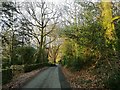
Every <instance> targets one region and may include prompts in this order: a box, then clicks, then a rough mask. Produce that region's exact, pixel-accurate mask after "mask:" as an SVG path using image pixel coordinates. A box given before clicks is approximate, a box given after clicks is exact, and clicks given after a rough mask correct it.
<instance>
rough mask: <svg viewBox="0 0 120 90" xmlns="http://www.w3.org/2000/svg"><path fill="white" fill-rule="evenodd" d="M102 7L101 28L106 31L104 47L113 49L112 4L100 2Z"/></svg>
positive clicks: (109, 1) (114, 36) (104, 0)
mask: <svg viewBox="0 0 120 90" xmlns="http://www.w3.org/2000/svg"><path fill="white" fill-rule="evenodd" d="M101 5H102V22H103V27H104V29H105V30H106V31H105V35H104V37H105V39H106V45H107V46H111V47H112V48H113V49H115V48H114V44H115V40H116V34H115V29H114V24H113V23H112V18H113V17H112V3H111V0H101Z"/></svg>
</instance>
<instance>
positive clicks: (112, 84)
mask: <svg viewBox="0 0 120 90" xmlns="http://www.w3.org/2000/svg"><path fill="white" fill-rule="evenodd" d="M105 85H106V86H107V87H108V88H110V89H111V90H120V70H116V71H115V72H114V73H113V74H111V75H110V77H109V78H108V80H107V81H106V82H105Z"/></svg>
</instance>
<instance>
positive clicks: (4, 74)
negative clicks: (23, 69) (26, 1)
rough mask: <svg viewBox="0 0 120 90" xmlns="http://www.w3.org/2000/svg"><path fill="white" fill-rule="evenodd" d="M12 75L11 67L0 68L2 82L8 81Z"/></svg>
mask: <svg viewBox="0 0 120 90" xmlns="http://www.w3.org/2000/svg"><path fill="white" fill-rule="evenodd" d="M12 77H13V74H12V69H2V84H6V83H8V82H9V81H10V80H11V79H12Z"/></svg>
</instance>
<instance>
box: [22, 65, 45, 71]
mask: <svg viewBox="0 0 120 90" xmlns="http://www.w3.org/2000/svg"><path fill="white" fill-rule="evenodd" d="M43 66H44V65H43V64H30V65H24V72H30V71H32V70H35V69H38V68H42V67H43Z"/></svg>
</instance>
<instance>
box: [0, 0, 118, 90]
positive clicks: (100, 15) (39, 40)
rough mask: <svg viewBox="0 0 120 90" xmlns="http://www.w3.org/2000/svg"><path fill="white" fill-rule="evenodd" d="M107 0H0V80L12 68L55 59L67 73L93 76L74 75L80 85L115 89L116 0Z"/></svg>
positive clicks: (15, 71) (22, 68)
mask: <svg viewBox="0 0 120 90" xmlns="http://www.w3.org/2000/svg"><path fill="white" fill-rule="evenodd" d="M107 1H108V2H105V1H104V0H101V1H98V2H91V1H87V0H84V2H80V0H73V2H66V3H64V4H61V5H58V6H57V5H55V4H53V3H50V2H45V1H44V0H41V1H40V2H15V1H13V2H12V1H9V2H1V3H0V10H1V11H0V32H1V33H0V37H1V38H0V40H1V42H2V43H1V47H2V72H3V75H4V76H5V75H6V76H7V78H6V79H7V80H6V79H3V84H4V83H7V82H9V81H8V80H10V79H12V76H14V75H16V74H18V73H23V72H24V73H25V72H28V71H32V70H34V69H37V68H42V67H44V66H51V65H52V64H55V63H59V64H61V65H62V66H63V67H64V68H66V69H67V70H70V72H71V73H76V72H81V71H86V72H89V73H90V74H91V75H92V76H95V77H96V78H94V79H91V78H87V80H86V77H88V76H86V77H85V78H83V77H82V75H81V77H79V78H77V80H76V82H77V83H78V82H79V83H80V84H81V83H83V84H82V85H83V86H82V85H81V87H83V88H90V87H98V88H110V89H115V90H119V89H120V86H119V84H120V1H111V0H107ZM84 75H86V73H83V76H84ZM82 78H83V79H84V80H82ZM82 81H83V82H82ZM93 82H94V83H93ZM93 84H94V85H93Z"/></svg>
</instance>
